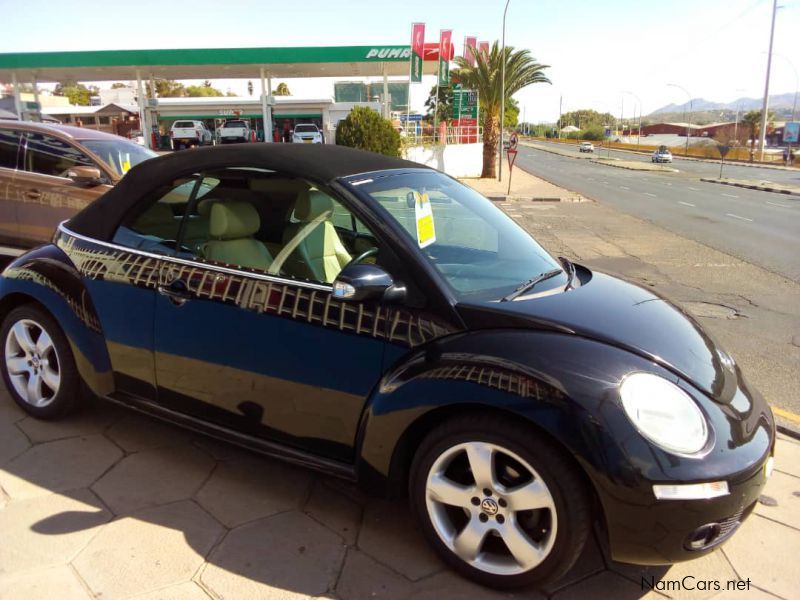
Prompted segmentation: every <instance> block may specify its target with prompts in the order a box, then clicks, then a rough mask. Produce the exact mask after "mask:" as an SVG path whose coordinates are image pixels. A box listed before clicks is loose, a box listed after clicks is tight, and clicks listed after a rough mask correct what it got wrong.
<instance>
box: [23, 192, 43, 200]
mask: <svg viewBox="0 0 800 600" xmlns="http://www.w3.org/2000/svg"><path fill="white" fill-rule="evenodd" d="M25 197H26V198H27V199H28V200H39V199H40V198H41V197H42V192H40V191H39V190H37V189H30V190H28V191H26V192H25Z"/></svg>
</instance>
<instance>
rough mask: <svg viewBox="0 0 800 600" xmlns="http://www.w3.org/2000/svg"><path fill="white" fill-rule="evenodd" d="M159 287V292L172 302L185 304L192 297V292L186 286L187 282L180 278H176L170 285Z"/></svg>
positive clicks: (179, 304)
mask: <svg viewBox="0 0 800 600" xmlns="http://www.w3.org/2000/svg"><path fill="white" fill-rule="evenodd" d="M157 289H158V293H159V294H161V295H162V296H166V297H167V298H169V300H170V302H172V303H173V304H177V305H178V306H181V305H183V304H184V303H185V302H186V301H187V300H190V299H191V298H192V294H191V293H190V292H189V290H188V289H187V288H186V284H185V283H184V282H183V281H181V280H180V279H176V280H175V281H173V282H172V283H171V284H169V285H159V286H158V288H157Z"/></svg>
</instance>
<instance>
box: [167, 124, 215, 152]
mask: <svg viewBox="0 0 800 600" xmlns="http://www.w3.org/2000/svg"><path fill="white" fill-rule="evenodd" d="M169 137H170V143H171V144H172V149H173V150H181V149H183V148H193V147H196V146H209V145H211V144H212V143H213V142H214V139H213V136H212V135H211V132H210V131H209V130H208V128H207V127H206V125H205V123H203V122H202V121H175V122H174V123H173V124H172V127H170V129H169Z"/></svg>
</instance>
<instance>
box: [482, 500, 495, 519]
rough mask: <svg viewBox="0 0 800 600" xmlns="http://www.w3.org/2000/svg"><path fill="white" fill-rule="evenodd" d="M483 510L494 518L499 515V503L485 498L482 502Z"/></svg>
mask: <svg viewBox="0 0 800 600" xmlns="http://www.w3.org/2000/svg"><path fill="white" fill-rule="evenodd" d="M481 510H482V511H483V512H485V513H486V514H487V515H489V516H494V515H496V514H497V502H495V501H494V500H492V499H491V498H484V500H483V502H481Z"/></svg>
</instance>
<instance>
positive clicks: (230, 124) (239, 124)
mask: <svg viewBox="0 0 800 600" xmlns="http://www.w3.org/2000/svg"><path fill="white" fill-rule="evenodd" d="M244 126H245V125H244V121H226V122H225V125H223V127H244Z"/></svg>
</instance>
